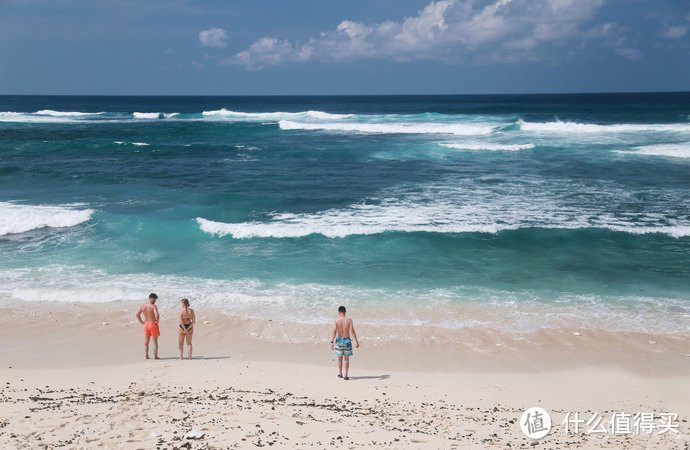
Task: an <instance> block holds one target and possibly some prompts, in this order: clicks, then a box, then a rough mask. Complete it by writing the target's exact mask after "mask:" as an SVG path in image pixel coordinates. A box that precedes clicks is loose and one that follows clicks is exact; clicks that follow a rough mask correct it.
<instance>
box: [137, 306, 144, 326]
mask: <svg viewBox="0 0 690 450" xmlns="http://www.w3.org/2000/svg"><path fill="white" fill-rule="evenodd" d="M142 312H144V307H143V306H140V307H139V311H137V320H138V321H139V323H140V324H142V325H143V324H144V321H143V320H141V313H142Z"/></svg>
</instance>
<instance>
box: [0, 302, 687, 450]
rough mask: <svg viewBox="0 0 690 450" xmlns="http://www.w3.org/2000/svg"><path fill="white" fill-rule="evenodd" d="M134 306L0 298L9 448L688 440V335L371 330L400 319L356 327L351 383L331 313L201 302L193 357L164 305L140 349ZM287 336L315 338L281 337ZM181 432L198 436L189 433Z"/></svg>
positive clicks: (675, 443)
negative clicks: (308, 318) (593, 429)
mask: <svg viewBox="0 0 690 450" xmlns="http://www.w3.org/2000/svg"><path fill="white" fill-rule="evenodd" d="M135 309H136V305H135V304H129V303H110V304H99V305H93V304H91V305H82V304H75V305H63V304H53V303H19V302H17V303H13V304H11V305H7V306H5V307H3V308H2V313H1V314H0V335H1V337H2V340H3V342H5V343H6V345H5V346H4V347H3V348H2V349H1V350H0V354H1V355H2V357H1V358H2V361H3V365H2V367H1V368H0V374H2V397H1V398H2V400H1V402H0V441H2V442H4V444H3V448H124V449H138V448H141V449H154V448H170V449H172V448H253V447H262V446H274V447H276V448H330V447H334V448H351V449H354V448H364V447H381V446H383V447H387V448H411V447H417V448H516V447H531V446H533V445H536V446H538V447H543V448H566V447H568V448H681V449H682V448H688V445H689V442H690V439H689V436H688V433H689V432H690V428H689V427H688V423H687V419H688V415H689V414H690V391H689V390H688V389H687V380H688V376H689V375H690V357H685V354H688V353H690V345H689V344H690V339H688V337H687V336H677V335H674V336H660V335H657V336H652V335H645V334H632V333H620V332H617V333H607V332H603V331H599V332H593V331H588V330H582V331H581V332H580V331H574V330H552V331H548V332H546V331H544V332H538V333H532V334H520V335H518V334H516V333H512V334H511V333H506V332H503V333H499V332H489V331H486V330H485V331H479V330H465V331H462V332H460V331H457V332H455V333H450V332H448V330H434V329H428V328H422V327H418V328H417V329H413V330H411V331H410V334H411V335H412V336H413V337H414V339H412V340H409V341H408V342H407V343H403V344H400V343H398V342H396V341H395V340H394V339H391V338H386V339H380V338H381V337H382V336H394V335H395V334H396V333H404V332H405V331H404V330H402V329H399V330H392V329H391V330H385V329H379V328H374V327H367V326H360V327H359V330H358V333H359V334H360V335H361V342H362V346H361V348H360V349H357V350H356V353H355V357H354V359H353V365H352V370H351V376H352V379H351V380H350V381H348V382H346V381H341V380H339V379H338V378H336V373H337V371H336V367H335V362H334V358H333V356H332V353H331V352H330V349H329V345H328V332H329V325H328V324H324V326H306V325H296V324H289V323H279V322H276V321H270V322H269V321H265V322H264V321H259V320H253V321H249V320H242V319H240V318H237V317H231V316H226V315H224V314H222V313H217V312H211V311H199V312H198V327H197V331H196V336H195V354H196V355H197V356H196V358H195V359H194V360H193V361H179V360H177V359H176V357H177V344H176V339H177V336H176V326H177V323H176V320H175V318H174V316H173V315H172V311H170V312H168V311H165V310H164V311H163V320H162V326H161V331H162V336H161V341H160V343H161V346H160V356H161V358H162V359H161V360H159V361H153V360H150V361H145V360H144V359H143V348H142V347H143V345H142V341H143V339H142V334H143V333H142V330H141V329H140V327H139V326H138V324H136V323H134V322H133V313H134V311H135ZM204 322H208V323H204ZM573 333H580V335H575V334H573ZM292 334H294V335H296V336H302V337H305V336H311V335H312V334H313V336H314V337H315V339H320V342H315V343H313V344H305V343H290V341H289V339H288V337H289V336H290V335H292ZM377 338H379V339H377ZM302 340H303V339H297V341H302ZM462 342H465V343H466V344H465V345H462ZM470 342H471V345H470V344H469V343H470ZM7 344H9V345H7ZM499 344H500V345H499ZM532 406H540V407H543V408H544V409H546V410H547V411H548V412H550V414H551V417H552V419H553V428H552V430H551V432H550V434H549V435H547V436H546V437H545V438H543V439H541V440H539V441H538V442H536V441H533V440H531V439H528V438H527V437H526V436H524V435H523V433H522V432H521V430H520V427H519V421H520V417H521V415H522V412H523V411H524V410H525V409H527V408H529V407H532ZM576 411H577V412H579V413H580V414H581V415H582V417H585V418H586V419H589V417H590V416H591V415H592V414H593V413H594V412H599V413H600V414H601V415H603V416H604V424H608V420H609V417H610V416H611V414H612V413H613V412H627V413H632V414H634V413H637V412H654V413H657V414H658V413H662V412H672V413H678V414H679V418H678V425H679V428H678V430H679V432H678V433H677V434H676V433H673V432H668V433H665V434H663V435H659V434H658V433H653V434H652V435H650V436H647V435H641V436H640V435H636V434H634V433H631V434H622V435H612V434H611V433H610V432H609V433H606V434H604V435H593V434H587V433H583V432H581V433H579V434H577V435H575V434H569V435H566V434H565V433H564V430H563V426H562V425H561V422H562V420H563V418H564V417H565V414H566V413H567V412H571V413H574V412H576ZM190 431H194V432H199V434H200V435H203V437H201V438H200V439H187V438H185V435H186V433H188V432H190Z"/></svg>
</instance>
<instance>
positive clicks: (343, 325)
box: [335, 317, 352, 339]
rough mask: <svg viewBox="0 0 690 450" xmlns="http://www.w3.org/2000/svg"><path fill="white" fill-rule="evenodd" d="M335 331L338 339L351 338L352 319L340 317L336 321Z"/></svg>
mask: <svg viewBox="0 0 690 450" xmlns="http://www.w3.org/2000/svg"><path fill="white" fill-rule="evenodd" d="M335 329H336V331H337V333H338V337H339V338H342V339H345V338H349V337H350V330H351V329H352V319H350V318H349V317H340V318H338V319H337V320H336V321H335Z"/></svg>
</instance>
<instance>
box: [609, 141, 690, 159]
mask: <svg viewBox="0 0 690 450" xmlns="http://www.w3.org/2000/svg"><path fill="white" fill-rule="evenodd" d="M617 153H622V154H628V155H642V156H667V157H669V158H690V142H683V143H682V144H655V145H642V146H639V147H635V148H634V150H618V151H617Z"/></svg>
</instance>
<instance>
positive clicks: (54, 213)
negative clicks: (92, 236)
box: [0, 202, 94, 236]
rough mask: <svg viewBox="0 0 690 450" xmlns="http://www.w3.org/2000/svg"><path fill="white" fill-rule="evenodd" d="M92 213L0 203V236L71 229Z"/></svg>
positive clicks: (91, 211) (83, 210)
mask: <svg viewBox="0 0 690 450" xmlns="http://www.w3.org/2000/svg"><path fill="white" fill-rule="evenodd" d="M93 213H94V210H92V209H76V208H74V207H69V206H45V205H21V204H16V203H8V202H0V236H5V235H8V234H17V233H25V232H27V231H31V230H37V229H40V228H47V227H50V228H65V227H73V226H75V225H79V224H80V223H83V222H86V221H87V220H89V219H90V218H91V215H92V214H93Z"/></svg>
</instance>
